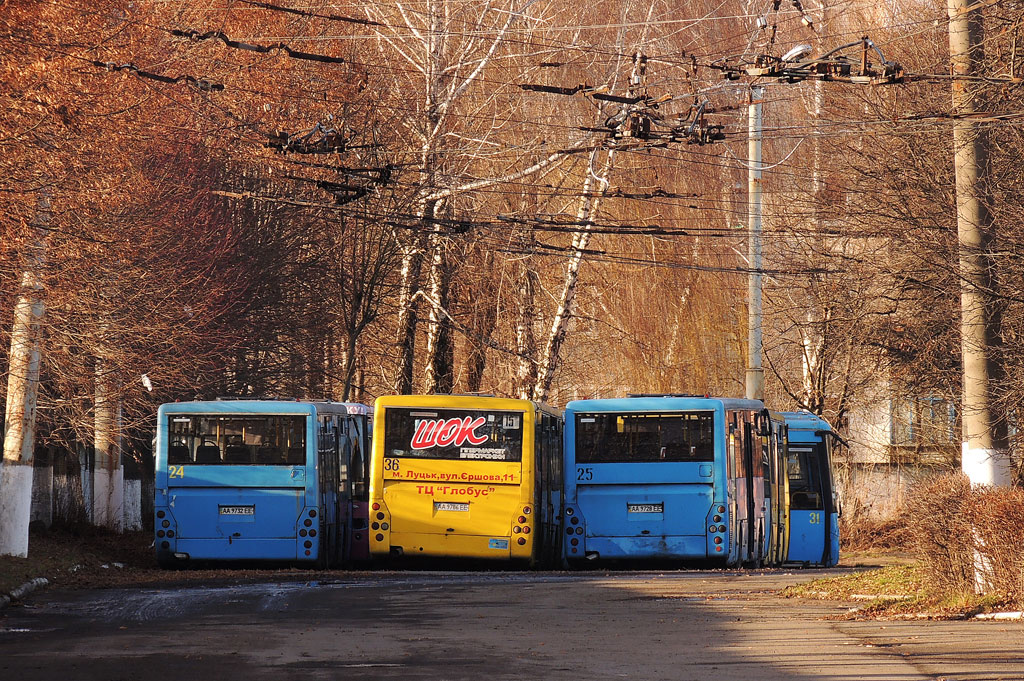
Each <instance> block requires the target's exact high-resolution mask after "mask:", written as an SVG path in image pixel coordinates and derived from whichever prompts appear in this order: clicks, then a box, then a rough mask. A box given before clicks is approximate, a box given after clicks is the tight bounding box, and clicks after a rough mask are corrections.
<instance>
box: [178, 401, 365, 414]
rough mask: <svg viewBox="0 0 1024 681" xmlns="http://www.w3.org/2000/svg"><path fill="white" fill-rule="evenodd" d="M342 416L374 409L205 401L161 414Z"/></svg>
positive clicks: (327, 404) (347, 405) (345, 405)
mask: <svg viewBox="0 0 1024 681" xmlns="http://www.w3.org/2000/svg"><path fill="white" fill-rule="evenodd" d="M314 409H315V410H316V411H317V412H318V413H328V412H339V411H343V412H345V413H347V414H372V413H373V408H372V407H368V406H366V405H365V404H360V403H358V402H328V401H323V400H321V401H308V402H307V401H301V400H202V401H194V402H168V403H166V404H161V405H160V410H159V413H160V414H309V413H312V411H313V410H314Z"/></svg>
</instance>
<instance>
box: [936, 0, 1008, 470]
mask: <svg viewBox="0 0 1024 681" xmlns="http://www.w3.org/2000/svg"><path fill="white" fill-rule="evenodd" d="M970 2H971V0H948V10H949V61H950V66H951V70H952V74H953V76H954V77H955V76H972V75H975V70H976V67H977V65H978V64H979V63H980V62H981V54H982V45H983V38H984V35H983V27H982V17H981V13H980V12H979V11H978V10H977V9H974V10H971V9H968V5H969V3H970ZM977 96H978V92H977V87H976V85H975V84H974V83H972V82H971V81H968V80H966V79H963V80H954V81H953V114H954V115H958V116H961V118H957V119H956V120H955V122H954V124H953V146H954V154H955V155H954V163H955V166H956V222H957V234H958V237H959V241H960V336H961V338H960V344H961V351H962V353H963V457H962V459H961V469H962V470H963V472H964V473H965V474H966V475H967V476H968V477H969V478H970V479H971V482H972V483H973V484H976V485H1009V484H1010V483H1011V476H1012V469H1011V465H1010V458H1009V453H1008V451H1007V442H1006V423H1005V421H1004V420H1003V419H1002V418H1000V417H999V416H998V415H997V414H996V411H995V409H994V408H993V405H992V404H991V386H992V384H993V382H994V381H995V380H997V379H998V377H999V364H998V361H997V358H996V353H997V351H998V346H999V314H998V310H997V308H996V306H995V304H994V303H995V295H994V288H995V285H996V284H995V277H994V276H993V262H992V258H991V255H990V252H991V249H990V246H991V243H992V241H993V238H994V233H995V226H994V225H993V224H992V217H991V215H990V214H989V212H988V207H987V206H986V204H985V198H986V197H985V192H986V187H985V181H986V175H987V173H988V162H987V153H986V152H987V148H986V146H987V140H986V135H985V130H984V128H983V127H982V126H983V124H982V123H978V122H975V121H972V120H971V119H970V118H968V117H963V116H964V115H965V114H971V113H974V112H975V111H976V110H977Z"/></svg>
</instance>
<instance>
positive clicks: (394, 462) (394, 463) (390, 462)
mask: <svg viewBox="0 0 1024 681" xmlns="http://www.w3.org/2000/svg"><path fill="white" fill-rule="evenodd" d="M384 470H386V471H393V472H397V471H398V459H384Z"/></svg>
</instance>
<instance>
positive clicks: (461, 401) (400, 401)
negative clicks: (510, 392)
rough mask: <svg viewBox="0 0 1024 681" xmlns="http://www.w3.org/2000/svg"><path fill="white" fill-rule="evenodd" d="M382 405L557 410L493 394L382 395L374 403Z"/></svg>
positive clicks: (552, 412) (555, 412) (537, 403)
mask: <svg viewBox="0 0 1024 681" xmlns="http://www.w3.org/2000/svg"><path fill="white" fill-rule="evenodd" d="M374 407H375V408H376V409H380V408H382V407H384V408H386V407H433V408H436V409H445V408H448V409H506V410H514V411H524V410H527V409H532V408H534V407H536V408H538V409H540V410H541V411H546V412H548V413H550V414H554V415H557V414H558V412H557V411H556V410H555V409H554V408H553V407H550V406H548V405H546V404H543V403H541V402H533V401H531V400H521V399H517V398H513V397H495V396H493V395H382V396H380V397H378V398H377V401H376V402H375V403H374Z"/></svg>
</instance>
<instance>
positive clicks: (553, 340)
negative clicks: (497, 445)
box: [533, 149, 615, 402]
mask: <svg viewBox="0 0 1024 681" xmlns="http://www.w3.org/2000/svg"><path fill="white" fill-rule="evenodd" d="M599 153H600V150H598V149H595V150H594V151H592V152H591V153H590V159H589V161H588V163H587V179H586V180H584V182H583V200H582V201H581V202H580V207H579V210H578V211H577V212H576V219H577V221H578V222H579V223H581V224H583V225H584V227H583V228H582V229H581V230H580V231H578V232H574V233H573V236H572V255H570V256H569V262H568V264H567V265H566V267H565V283H564V284H563V285H562V295H561V297H560V298H559V300H558V307H557V308H556V310H555V317H554V319H553V320H552V322H551V331H550V332H549V333H548V340H547V343H546V344H545V345H544V352H543V353H542V354H541V358H540V363H539V365H538V368H537V382H536V383H534V385H533V399H535V400H537V401H538V402H545V401H547V399H548V396H549V395H550V393H551V383H552V381H553V380H554V378H555V369H557V368H558V364H559V362H560V361H561V356H560V353H561V350H562V344H563V343H564V342H565V337H566V334H567V333H568V330H569V320H570V319H571V318H572V310H573V304H574V303H575V301H576V286H577V284H578V282H579V271H580V263H581V262H582V261H583V251H584V250H586V248H587V244H588V243H589V242H590V228H589V227H588V226H586V223H588V222H589V221H590V220H592V219H593V217H594V215H595V213H596V212H597V208H598V206H599V205H600V202H601V195H602V194H603V193H604V192H605V191H607V188H608V173H609V172H610V171H611V169H612V164H613V163H614V161H615V152H614V151H609V152H608V155H607V156H606V158H605V162H604V166H603V167H602V168H601V174H600V175H597V174H595V173H594V162H595V161H596V160H597V157H598V154H599ZM595 180H596V181H597V183H598V185H599V186H598V188H597V189H596V190H595V188H594V182H595Z"/></svg>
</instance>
